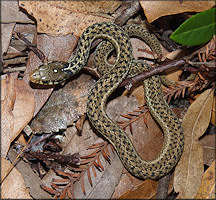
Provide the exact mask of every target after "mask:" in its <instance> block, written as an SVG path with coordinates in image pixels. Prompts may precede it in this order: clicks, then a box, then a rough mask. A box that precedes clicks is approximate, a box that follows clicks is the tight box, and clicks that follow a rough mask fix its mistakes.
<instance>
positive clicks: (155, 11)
mask: <svg viewBox="0 0 216 200" xmlns="http://www.w3.org/2000/svg"><path fill="white" fill-rule="evenodd" d="M140 4H141V6H142V8H143V10H144V13H145V16H146V17H147V19H148V21H149V23H151V22H153V21H154V20H156V19H158V18H159V17H162V16H166V15H174V14H178V13H183V12H202V11H204V10H208V9H210V8H212V7H213V6H214V5H215V2H214V1H199V3H198V2H197V1H183V2H180V1H140Z"/></svg>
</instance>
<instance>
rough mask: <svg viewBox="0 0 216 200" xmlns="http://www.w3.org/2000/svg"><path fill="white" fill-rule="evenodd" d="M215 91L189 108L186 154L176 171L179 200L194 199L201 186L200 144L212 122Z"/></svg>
mask: <svg viewBox="0 0 216 200" xmlns="http://www.w3.org/2000/svg"><path fill="white" fill-rule="evenodd" d="M213 95H214V91H213V90H211V89H208V90H206V91H205V92H203V93H202V94H201V95H200V96H199V97H198V98H197V99H196V100H195V101H194V102H193V103H192V104H191V106H190V107H189V109H188V111H187V113H186V115H185V117H184V119H183V122H182V126H183V130H184V135H185V145H184V152H183V154H182V156H181V159H180V161H179V163H178V165H177V166H176V169H175V177H174V189H175V191H176V192H178V193H179V196H178V198H179V199H193V198H194V197H195V196H196V194H197V191H198V189H199V186H200V184H201V179H202V174H203V171H204V166H203V149H202V147H201V144H200V143H199V141H198V140H199V137H200V136H202V135H203V134H204V133H205V131H206V129H207V127H208V125H209V122H210V117H211V110H212V103H213Z"/></svg>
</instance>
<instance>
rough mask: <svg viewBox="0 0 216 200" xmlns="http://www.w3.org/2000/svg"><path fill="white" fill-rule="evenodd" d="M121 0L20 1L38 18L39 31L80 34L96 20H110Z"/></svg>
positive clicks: (55, 33) (21, 4) (51, 33)
mask: <svg viewBox="0 0 216 200" xmlns="http://www.w3.org/2000/svg"><path fill="white" fill-rule="evenodd" d="M120 4H121V2H120V1H96V2H95V1H19V5H20V6H21V7H22V8H24V9H26V10H27V12H28V13H30V14H31V15H32V16H33V17H35V19H36V20H37V26H38V27H37V28H38V32H41V33H46V34H49V35H56V36H57V35H58V36H60V35H67V34H69V33H72V34H74V35H76V36H80V35H81V34H82V32H83V31H84V30H85V29H86V28H87V27H88V26H90V25H92V24H94V23H96V22H102V21H103V22H108V21H110V20H112V19H113V17H111V16H110V15H105V14H104V15H102V14H101V13H108V12H113V11H115V10H116V9H117V8H118V6H119V5H120Z"/></svg>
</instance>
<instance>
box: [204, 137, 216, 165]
mask: <svg viewBox="0 0 216 200" xmlns="http://www.w3.org/2000/svg"><path fill="white" fill-rule="evenodd" d="M215 139H216V135H215V134H211V135H205V136H204V137H203V138H202V139H201V140H200V144H201V145H202V148H203V159H204V164H205V165H208V166H210V165H211V164H212V162H213V161H214V160H215V145H216V144H215Z"/></svg>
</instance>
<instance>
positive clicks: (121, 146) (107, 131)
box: [30, 23, 184, 179]
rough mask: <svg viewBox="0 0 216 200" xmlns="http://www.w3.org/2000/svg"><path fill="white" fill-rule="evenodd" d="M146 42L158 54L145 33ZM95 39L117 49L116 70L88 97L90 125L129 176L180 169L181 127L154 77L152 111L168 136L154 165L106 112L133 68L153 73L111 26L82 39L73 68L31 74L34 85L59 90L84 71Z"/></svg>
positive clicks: (54, 66) (51, 66) (149, 98)
mask: <svg viewBox="0 0 216 200" xmlns="http://www.w3.org/2000/svg"><path fill="white" fill-rule="evenodd" d="M136 29H139V28H138V26H133V27H132V28H131V30H133V31H135V32H136ZM135 32H134V33H135ZM145 37H146V38H147V40H149V41H150V47H151V48H152V49H153V50H155V48H158V46H157V44H155V39H151V34H150V33H149V32H148V31H147V30H146V32H145ZM152 37H153V36H152ZM97 38H103V39H105V40H108V41H109V42H110V43H111V44H112V45H113V47H114V49H115V51H116V55H117V58H116V62H115V64H114V65H112V66H110V68H109V70H106V73H105V74H104V75H103V76H102V77H101V78H100V79H99V80H98V81H97V82H96V84H95V85H94V87H93V88H92V89H91V91H90V94H89V97H88V102H87V115H88V117H89V120H90V121H91V123H92V125H93V126H94V127H95V128H96V129H97V130H98V131H99V132H100V133H101V134H102V135H103V136H104V137H105V138H107V139H108V141H109V142H110V143H111V144H112V145H113V146H114V147H115V149H116V151H117V153H118V155H119V158H120V159H121V161H122V163H123V164H124V166H125V168H126V169H127V170H128V171H129V172H130V173H132V174H133V175H134V176H136V177H138V178H141V179H146V178H151V179H156V178H160V177H161V176H163V175H165V174H166V173H168V172H169V171H170V170H171V169H172V168H173V167H174V166H175V165H176V163H177V162H178V160H179V158H180V156H181V154H182V150H183V145H184V136H183V131H182V127H181V124H180V122H179V120H178V118H177V117H176V115H175V114H174V113H173V111H172V110H171V109H170V108H169V106H168V104H167V102H166V101H165V100H164V97H163V92H162V89H161V81H160V77H159V76H158V75H156V76H152V77H150V78H147V79H145V80H144V81H143V84H144V90H145V99H146V102H147V106H148V108H149V111H150V112H151V114H152V115H153V117H154V118H155V119H156V120H157V122H158V123H159V124H160V126H161V128H162V129H163V133H164V145H163V148H162V150H161V152H160V153H159V155H158V156H157V157H156V158H155V159H153V160H151V161H145V160H142V159H141V157H140V156H139V155H138V153H137V152H136V150H135V148H134V146H133V144H132V142H131V140H130V139H129V137H128V136H127V134H126V133H125V132H124V130H123V129H121V128H120V127H119V126H117V125H116V124H115V123H114V122H113V121H112V120H111V119H110V118H109V117H108V116H107V114H106V112H105V105H106V101H107V99H108V97H109V96H110V95H111V94H112V92H113V91H114V90H115V89H116V88H117V87H118V86H119V85H120V84H121V82H122V81H123V80H124V79H125V78H126V77H127V76H128V73H129V72H132V71H133V69H131V67H132V68H133V66H135V68H136V69H135V70H134V71H136V70H137V69H138V71H147V70H149V69H150V68H151V67H150V66H149V65H147V64H146V63H144V62H142V61H134V60H133V56H132V46H131V43H130V38H129V36H128V34H127V33H126V31H125V30H124V29H122V28H121V27H119V26H117V25H115V24H112V23H97V24H94V25H92V26H90V27H88V28H87V29H86V30H85V31H84V32H83V34H82V36H81V37H80V39H79V42H78V48H77V52H76V55H75V56H74V58H73V59H72V60H70V62H65V63H64V62H51V63H48V64H46V65H42V66H40V67H39V68H38V69H36V70H35V71H33V72H32V73H31V74H30V80H31V81H32V82H35V83H40V84H58V83H60V82H62V81H64V80H65V79H67V78H68V77H70V76H72V75H73V74H75V73H77V72H78V71H80V69H81V68H82V67H83V66H85V64H86V62H87V59H88V57H89V52H90V47H91V44H92V42H93V41H94V40H95V39H97ZM147 43H148V41H147ZM110 48H112V47H110ZM156 51H157V50H156ZM99 54H100V53H99ZM104 55H105V54H102V53H101V58H103V59H104ZM104 65H105V64H104Z"/></svg>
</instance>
